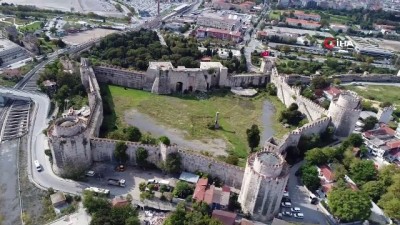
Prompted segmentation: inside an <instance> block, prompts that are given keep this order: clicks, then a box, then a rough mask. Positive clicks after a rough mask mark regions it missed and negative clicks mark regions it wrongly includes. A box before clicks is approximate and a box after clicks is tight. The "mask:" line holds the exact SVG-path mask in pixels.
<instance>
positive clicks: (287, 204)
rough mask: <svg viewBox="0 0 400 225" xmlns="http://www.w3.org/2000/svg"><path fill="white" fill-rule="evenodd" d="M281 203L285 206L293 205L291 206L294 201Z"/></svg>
mask: <svg viewBox="0 0 400 225" xmlns="http://www.w3.org/2000/svg"><path fill="white" fill-rule="evenodd" d="M281 205H282V206H283V207H291V206H292V203H290V202H282V203H281Z"/></svg>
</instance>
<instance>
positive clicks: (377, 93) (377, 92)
mask: <svg viewBox="0 0 400 225" xmlns="http://www.w3.org/2000/svg"><path fill="white" fill-rule="evenodd" d="M346 89H348V90H352V91H355V92H357V93H358V94H359V95H361V96H362V97H364V98H366V99H369V100H373V101H379V102H391V103H393V104H394V105H397V106H399V105H400V95H399V93H400V87H394V86H384V85H369V86H346Z"/></svg>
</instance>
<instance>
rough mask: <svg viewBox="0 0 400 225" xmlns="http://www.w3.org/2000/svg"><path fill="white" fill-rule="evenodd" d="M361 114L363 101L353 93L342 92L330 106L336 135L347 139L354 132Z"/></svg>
mask: <svg viewBox="0 0 400 225" xmlns="http://www.w3.org/2000/svg"><path fill="white" fill-rule="evenodd" d="M360 113H361V99H360V98H359V97H358V96H357V94H355V93H353V92H349V91H346V92H342V93H341V94H340V96H339V98H338V99H337V100H336V101H332V102H331V104H330V105H329V109H328V116H330V117H331V118H332V123H333V125H334V127H335V134H336V135H337V136H339V137H347V136H349V135H350V134H351V132H353V130H354V127H355V125H356V122H357V120H358V118H359V117H360Z"/></svg>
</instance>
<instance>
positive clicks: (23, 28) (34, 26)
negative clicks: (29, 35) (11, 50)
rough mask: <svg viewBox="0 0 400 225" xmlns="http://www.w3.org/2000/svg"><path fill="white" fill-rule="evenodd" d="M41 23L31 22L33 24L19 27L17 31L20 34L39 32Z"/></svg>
mask: <svg viewBox="0 0 400 225" xmlns="http://www.w3.org/2000/svg"><path fill="white" fill-rule="evenodd" d="M41 23H42V22H40V21H36V22H33V23H31V24H28V25H25V26H20V27H19V30H20V31H21V32H34V31H36V30H39V29H41V28H42V27H41V26H40V24H41Z"/></svg>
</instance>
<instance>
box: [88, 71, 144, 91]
mask: <svg viewBox="0 0 400 225" xmlns="http://www.w3.org/2000/svg"><path fill="white" fill-rule="evenodd" d="M93 71H94V73H95V74H96V78H97V80H98V81H99V82H100V83H110V84H115V85H119V86H123V87H129V88H135V89H143V88H144V86H145V77H146V74H145V73H144V72H139V71H135V70H129V69H124V68H119V67H114V66H110V65H101V66H95V67H93Z"/></svg>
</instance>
